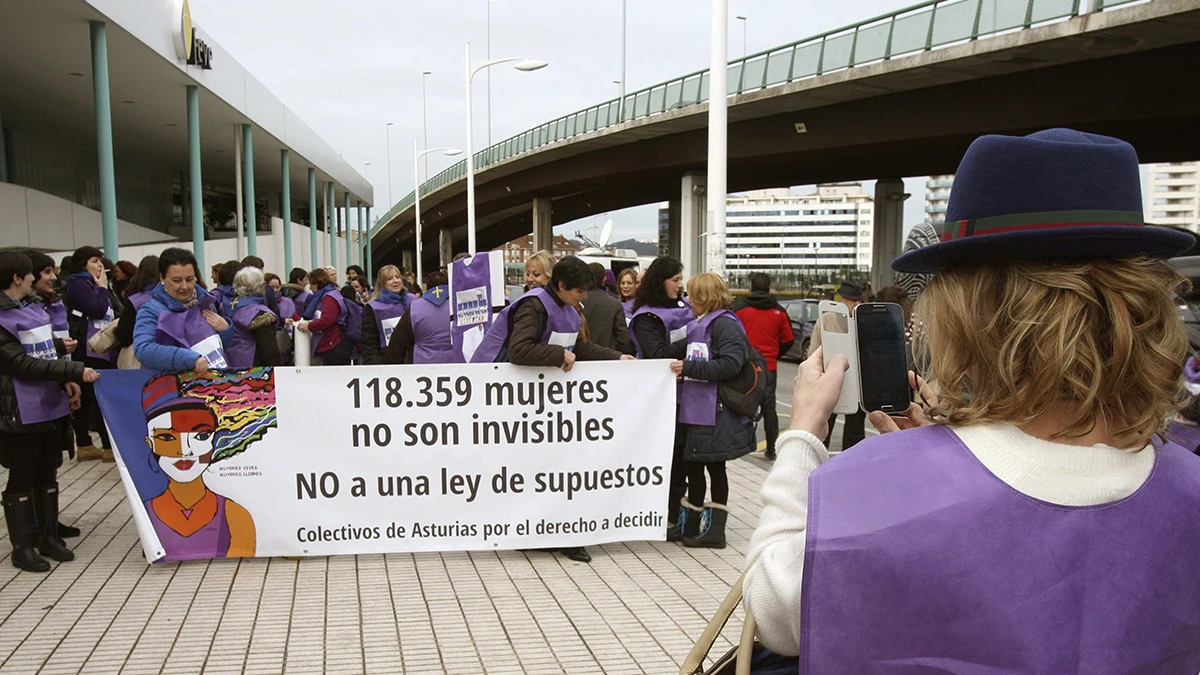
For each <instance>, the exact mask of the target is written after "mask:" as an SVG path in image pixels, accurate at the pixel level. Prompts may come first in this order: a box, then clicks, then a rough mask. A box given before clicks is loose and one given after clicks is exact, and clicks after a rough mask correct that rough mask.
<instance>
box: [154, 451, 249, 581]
mask: <svg viewBox="0 0 1200 675" xmlns="http://www.w3.org/2000/svg"><path fill="white" fill-rule="evenodd" d="M150 457H151V459H154V455H151V456H150ZM213 494H214V495H215V496H216V498H217V512H216V513H215V514H213V517H212V520H210V521H208V524H207V525H205V526H204V527H201V528H200V529H199V530H197V531H195V532H193V533H192V535H191V536H188V537H185V536H183V535H182V534H179V533H178V532H176V531H175V530H172V529H171V528H170V527H168V526H167V524H166V523H164V522H163V520H162V518H159V517H158V514H157V513H155V512H154V505H153V503H152V500H149V499H147V500H146V501H145V502H143V504H144V505H145V506H146V515H147V516H149V517H150V523H151V524H152V525H154V533H155V534H157V535H158V541H159V543H161V544H162V547H163V551H165V552H166V555H165V556H164V557H163V558H162V559H161V560H160V561H159V562H176V561H179V560H197V559H203V558H224V557H225V556H226V555H228V554H229V540H230V534H229V521H228V520H227V519H226V517H225V498H224V497H222V496H221V495H218V494H216V493H213Z"/></svg>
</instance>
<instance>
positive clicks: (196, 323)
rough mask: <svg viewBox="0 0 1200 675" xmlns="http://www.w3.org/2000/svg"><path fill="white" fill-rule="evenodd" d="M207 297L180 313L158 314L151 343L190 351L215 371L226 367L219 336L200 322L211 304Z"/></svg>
mask: <svg viewBox="0 0 1200 675" xmlns="http://www.w3.org/2000/svg"><path fill="white" fill-rule="evenodd" d="M214 300H215V298H213V297H212V296H211V295H208V296H203V297H201V298H200V302H199V303H197V304H196V305H194V306H192V307H189V308H187V309H186V310H184V311H182V312H172V311H171V310H170V309H163V311H161V312H159V313H158V326H157V330H156V332H155V335H154V341H155V342H157V343H158V344H160V345H169V346H172V347H182V348H184V349H190V350H192V351H194V352H196V353H197V354H200V355H201V356H203V357H204V358H206V359H208V365H209V367H210V368H213V369H215V370H224V369H226V368H228V367H229V361H228V360H227V359H226V358H225V347H224V345H222V344H221V336H220V335H218V334H217V331H215V330H213V327H212V326H210V325H208V322H207V321H205V320H204V310H205V309H207V308H209V307H211V306H212V304H213V301H214Z"/></svg>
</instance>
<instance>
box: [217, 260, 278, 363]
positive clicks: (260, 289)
mask: <svg viewBox="0 0 1200 675" xmlns="http://www.w3.org/2000/svg"><path fill="white" fill-rule="evenodd" d="M233 292H234V295H235V296H236V297H235V298H234V299H233V302H231V303H230V304H229V310H230V315H231V316H232V319H231V322H232V323H233V344H232V345H230V346H229V349H228V351H226V357H227V359H228V361H229V367H230V368H233V369H235V370H245V369H246V368H257V367H261V366H279V365H283V358H282V356H281V355H280V354H279V336H278V335H276V329H277V328H278V326H279V317H278V316H276V315H275V312H272V311H271V308H270V307H267V301H266V298H265V297H264V295H263V294H264V293H265V292H266V280H265V279H264V276H263V273H262V270H260V269H258V268H257V267H243V268H242V269H240V270H238V273H237V274H235V275H234V276H233Z"/></svg>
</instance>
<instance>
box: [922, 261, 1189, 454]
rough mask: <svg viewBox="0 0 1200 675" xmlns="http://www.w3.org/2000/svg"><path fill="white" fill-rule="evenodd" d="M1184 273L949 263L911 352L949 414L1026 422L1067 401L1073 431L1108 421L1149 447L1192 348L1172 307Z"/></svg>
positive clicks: (925, 298)
mask: <svg viewBox="0 0 1200 675" xmlns="http://www.w3.org/2000/svg"><path fill="white" fill-rule="evenodd" d="M1187 285H1188V282H1187V280H1186V279H1184V278H1183V277H1182V276H1180V275H1179V274H1178V273H1177V272H1175V271H1174V270H1173V269H1172V268H1171V267H1170V266H1168V265H1167V264H1166V263H1164V262H1161V261H1157V260H1151V259H1148V258H1121V259H1114V260H1100V261H1086V262H1022V263H1003V264H1000V263H997V264H985V265H973V266H970V267H966V266H963V267H951V268H947V269H945V270H943V271H941V272H939V273H938V274H937V276H936V277H934V279H933V281H932V282H931V283H930V285H929V287H928V288H927V289H926V290H925V292H924V293H923V294H922V295H921V298H920V300H918V301H917V308H916V311H917V314H918V315H919V316H921V317H922V318H923V319H925V321H926V329H925V332H924V333H923V335H922V336H920V337H919V338H918V344H917V348H916V350H915V352H916V353H917V355H918V360H919V366H920V367H921V369H922V370H924V371H925V372H929V373H930V374H931V379H932V381H934V382H936V389H937V391H938V397H939V402H938V406H937V408H936V409H935V410H934V411H933V414H934V416H935V418H936V419H937V420H938V421H939V422H941V423H945V424H953V425H970V424H982V423H987V422H1009V423H1012V424H1016V425H1018V426H1025V425H1028V424H1032V423H1034V422H1037V421H1039V420H1040V419H1042V418H1043V417H1044V416H1045V415H1046V414H1047V413H1049V412H1050V411H1051V408H1052V406H1054V405H1055V404H1057V403H1059V402H1061V401H1070V402H1073V403H1074V404H1075V405H1074V406H1072V408H1073V409H1072V410H1071V412H1070V415H1071V417H1070V418H1069V421H1068V425H1067V427H1066V429H1064V430H1063V431H1061V432H1059V433H1058V434H1056V436H1055V437H1056V438H1078V437H1081V436H1085V435H1087V434H1088V433H1090V432H1092V431H1093V430H1094V429H1095V427H1096V425H1097V423H1098V422H1100V421H1104V422H1105V423H1107V424H1108V425H1109V433H1110V434H1111V435H1112V436H1113V437H1114V438H1115V439H1117V441H1118V446H1119V447H1124V448H1137V449H1140V448H1142V447H1144V446H1145V445H1146V444H1147V443H1148V442H1149V440H1150V436H1151V435H1152V434H1154V433H1155V432H1157V431H1160V430H1161V429H1162V428H1163V427H1164V425H1165V424H1166V422H1167V420H1169V419H1170V418H1171V417H1172V416H1173V415H1174V414H1175V413H1176V412H1177V411H1178V410H1179V409H1180V408H1181V407H1182V406H1183V405H1184V402H1185V400H1186V399H1185V395H1184V389H1183V381H1182V377H1181V376H1182V372H1183V363H1184V360H1185V358H1186V357H1187V354H1188V351H1189V348H1188V341H1187V334H1186V332H1185V330H1184V326H1183V322H1182V321H1180V319H1179V313H1178V310H1177V309H1176V307H1175V297H1176V294H1178V293H1180V292H1182V291H1184V289H1186V287H1187Z"/></svg>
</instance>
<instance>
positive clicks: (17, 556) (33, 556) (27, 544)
mask: <svg viewBox="0 0 1200 675" xmlns="http://www.w3.org/2000/svg"><path fill="white" fill-rule="evenodd" d="M3 503H4V522H5V523H6V524H7V525H8V538H9V540H11V541H12V545H13V552H12V564H13V567H16V568H19V569H23V570H25V571H26V572H46V571H48V570H49V569H50V563H49V562H48V561H47V560H46V559H45V558H43V557H41V556H40V555H38V554H37V553H36V552H35V551H34V550H33V546H32V544H31V542H32V540H31V539H30V537H29V514H30V513H32V512H33V504H32V502H31V501H30V498H29V494H28V493H22V494H9V493H7V492H5V493H4V501H3Z"/></svg>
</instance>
